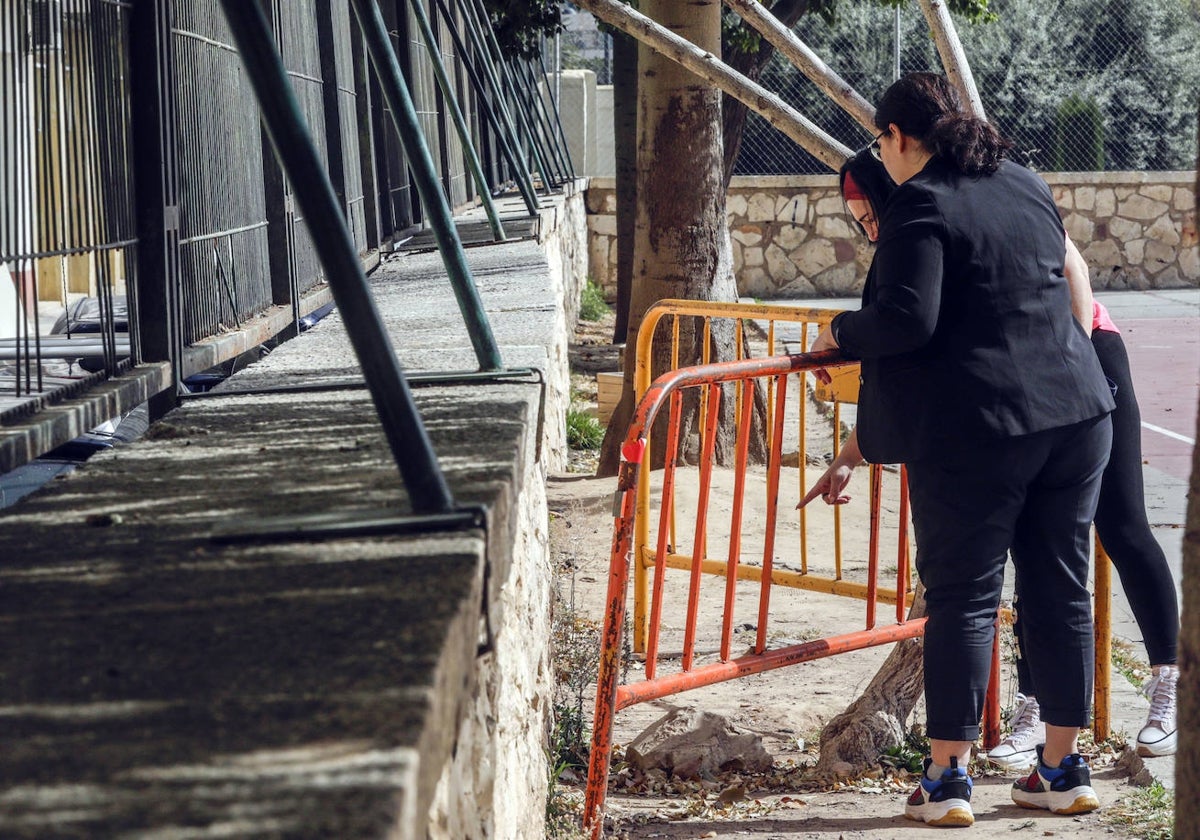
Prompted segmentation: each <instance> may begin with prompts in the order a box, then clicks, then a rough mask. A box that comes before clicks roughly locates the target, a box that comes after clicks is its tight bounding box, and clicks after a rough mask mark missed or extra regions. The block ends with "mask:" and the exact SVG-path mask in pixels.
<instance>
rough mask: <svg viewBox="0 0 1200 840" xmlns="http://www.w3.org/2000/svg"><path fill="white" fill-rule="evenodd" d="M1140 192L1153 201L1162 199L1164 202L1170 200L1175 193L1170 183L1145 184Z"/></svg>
mask: <svg viewBox="0 0 1200 840" xmlns="http://www.w3.org/2000/svg"><path fill="white" fill-rule="evenodd" d="M1138 192H1139V193H1141V194H1142V195H1144V196H1146V198H1149V199H1151V200H1152V201H1161V202H1163V203H1164V204H1165V203H1166V202H1168V201H1170V200H1171V199H1172V197H1173V196H1174V193H1175V191H1174V190H1173V189H1172V188H1171V186H1170V184H1145V185H1143V186H1142V188H1141V189H1139V190H1138Z"/></svg>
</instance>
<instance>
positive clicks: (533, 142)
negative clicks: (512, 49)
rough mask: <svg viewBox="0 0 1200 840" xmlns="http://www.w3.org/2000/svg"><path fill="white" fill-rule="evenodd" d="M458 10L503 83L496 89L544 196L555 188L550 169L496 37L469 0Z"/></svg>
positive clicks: (493, 70) (465, 0)
mask: <svg viewBox="0 0 1200 840" xmlns="http://www.w3.org/2000/svg"><path fill="white" fill-rule="evenodd" d="M462 9H463V12H464V13H465V14H467V15H468V16H469V17H470V18H471V21H469V22H468V26H467V30H468V31H469V32H471V33H472V34H473V36H474V35H477V36H478V37H480V38H482V40H483V42H484V44H486V46H485V47H484V49H483V54H484V55H486V56H488V65H489V67H491V70H492V72H493V73H494V74H496V73H498V76H497V78H502V79H503V80H504V84H503V86H501V85H500V83H499V82H497V83H496V86H497V89H498V90H502V91H504V95H506V96H507V97H508V98H509V99H510V100H511V102H512V105H513V111H514V112H515V113H516V115H517V122H518V123H519V128H520V129H521V131H522V132H523V134H524V136H525V140H526V142H527V143H528V145H529V150H530V152H531V153H532V154H533V157H534V160H535V161H536V162H537V168H538V172H539V173H540V174H541V176H542V186H543V187H544V188H545V190H546V192H547V193H550V192H551V191H552V188H553V187H557V186H558V184H556V183H555V184H553V185H552V182H553V180H554V173H553V172H551V171H550V166H549V164H548V162H547V160H546V156H545V153H544V151H543V149H542V148H541V145H540V144H539V143H538V142H537V138H536V137H535V135H534V132H533V126H532V123H531V121H530V119H529V115H528V112H527V109H526V108H525V106H524V103H523V102H522V101H521V97H520V95H519V94H518V93H517V90H516V85H515V84H514V83H513V79H512V74H511V73H509V72H508V67H507V65H506V64H505V62H504V58H503V53H502V52H501V50H500V42H499V41H497V40H496V33H495V32H493V31H492V27H491V26H490V25H489V23H488V21H487V12H486V11H485V10H484V9H482V8H481V7H480V6H479V5H478V4H477V3H475V2H472V0H463V3H462ZM497 67H499V68H500V70H499V71H497V70H496V68H497Z"/></svg>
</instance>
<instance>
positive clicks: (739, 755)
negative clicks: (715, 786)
mask: <svg viewBox="0 0 1200 840" xmlns="http://www.w3.org/2000/svg"><path fill="white" fill-rule="evenodd" d="M625 757H626V758H627V759H628V760H629V762H630V763H631V764H632V765H634V766H635V767H637V768H639V769H641V770H649V769H650V768H652V767H657V768H659V769H661V770H665V771H667V772H668V773H670V774H672V775H674V776H678V777H679V778H681V779H694V778H698V777H701V776H712V775H715V774H717V773H719V772H721V771H723V770H743V771H752V772H765V771H767V770H770V769H771V766H772V764H773V762H774V760H773V759H772V758H771V754H770V753H768V752H767V751H766V749H765V748H764V747H763V745H762V737H761V736H760V735H758V734H756V733H754V732H748V731H746V730H743V729H739V728H738V727H736V726H734V725H733V723H731V722H730V721H729V720H728V719H726V718H724V717H722V716H720V715H715V714H712V713H711V712H701V711H699V710H696V709H673V710H672V711H670V712H669V713H667V714H666V715H665V716H664V717H661V718H659V719H658V720H657V721H655V722H654V723H652V724H651V725H650V726H649V727H647V728H646V729H645V730H644V731H642V732H641V733H640V734H639V735H638V736H637V737H636V738H634V739H633V740H632V741H631V742H630V743H629V746H628V747H627V748H626V750H625Z"/></svg>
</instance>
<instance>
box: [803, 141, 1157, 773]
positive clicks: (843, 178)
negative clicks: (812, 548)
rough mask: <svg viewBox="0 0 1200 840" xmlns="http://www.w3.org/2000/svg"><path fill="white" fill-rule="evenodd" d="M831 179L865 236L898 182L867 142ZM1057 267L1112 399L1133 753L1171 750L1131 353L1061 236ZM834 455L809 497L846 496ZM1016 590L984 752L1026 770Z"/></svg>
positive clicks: (1036, 726) (1031, 723) (1112, 537)
mask: <svg viewBox="0 0 1200 840" xmlns="http://www.w3.org/2000/svg"><path fill="white" fill-rule="evenodd" d="M838 182H839V185H840V188H841V192H842V198H843V199H844V200H845V202H846V207H847V210H848V211H849V213H850V215H851V217H852V218H853V219H854V220H855V222H856V223H857V224H858V227H859V230H860V231H861V232H862V233H863V235H864V236H866V237H867V238H868V239H869V240H870V241H871V242H874V241H876V239H878V236H879V228H878V219H879V218H880V217H881V216H882V214H883V211H884V208H885V207H886V205H887V202H888V199H889V198H891V194H892V191H893V190H894V189H895V188H896V187H895V184H893V183H892V180H891V178H889V177H888V175H887V172H886V171H885V170H884V168H883V164H882V163H880V162H879V161H878V160H877V159H876V158H875V157H874V156H873V155H871V154H870V153H869V150H866V149H864V150H863V151H861V152H859V153H857V154H855V155H854V156H852V157H851V158H849V159H848V160H847V161H846V163H844V164H843V165H842V168H841V171H840V173H839V177H838ZM1066 249H1067V251H1066V261H1065V264H1064V267H1063V268H1064V274H1065V275H1066V277H1067V282H1068V283H1069V284H1070V287H1071V305H1072V309H1073V310H1074V312H1075V317H1076V319H1077V320H1078V321H1079V322H1080V324H1081V325H1082V326H1083V327H1084V329H1085V331H1087V332H1089V333H1090V334H1091V338H1092V347H1093V349H1095V351H1096V356H1097V358H1098V359H1099V360H1100V367H1101V369H1102V370H1103V371H1104V375H1105V376H1107V377H1108V380H1109V381H1110V382H1111V383H1112V384H1113V385H1115V386H1116V391H1115V392H1114V394H1113V396H1114V398H1115V400H1116V403H1117V407H1116V409H1115V410H1114V411H1113V413H1112V415H1111V419H1112V428H1113V443H1112V450H1111V452H1110V455H1109V459H1108V466H1107V467H1105V468H1104V477H1103V479H1102V480H1101V483H1100V501H1099V504H1098V506H1097V507H1096V517H1095V525H1096V531H1097V533H1098V534H1099V535H1100V539H1101V542H1102V543H1103V545H1104V548H1105V550H1106V552H1107V553H1108V555H1109V557H1110V558H1112V562H1113V565H1114V566H1116V568H1117V572H1118V574H1119V575H1120V577H1121V587H1122V589H1123V590H1124V591H1125V595H1126V597H1127V598H1128V599H1129V603H1130V606H1131V607H1132V609H1133V615H1134V618H1135V619H1136V620H1137V624H1138V629H1139V630H1141V632H1142V639H1143V642H1144V644H1145V646H1146V656H1147V657H1148V659H1149V661H1150V666H1151V669H1152V672H1151V679H1150V681H1149V683H1148V684H1147V685H1146V687H1145V693H1146V696H1147V697H1148V698H1149V700H1150V711H1149V713H1148V714H1147V716H1146V723H1145V725H1144V726H1143V727H1142V728H1141V730H1140V731H1139V732H1138V735H1137V752H1138V754H1139V755H1143V756H1161V755H1172V754H1174V752H1175V749H1176V740H1177V739H1176V728H1177V724H1176V711H1177V709H1176V686H1177V682H1178V679H1179V667H1178V665H1177V664H1176V663H1177V661H1178V660H1177V656H1178V650H1177V649H1178V641H1179V601H1178V597H1177V595H1176V592H1175V581H1174V578H1173V576H1172V575H1171V570H1170V567H1169V566H1168V565H1167V558H1166V556H1165V555H1164V554H1163V550H1162V547H1161V546H1160V545H1159V544H1158V541H1157V540H1155V539H1154V534H1153V532H1152V531H1151V529H1150V522H1149V520H1148V519H1147V518H1146V496H1145V490H1144V484H1143V478H1142V441H1141V433H1142V423H1141V412H1140V410H1139V409H1138V402H1137V396H1136V395H1135V393H1134V389H1133V378H1132V376H1131V375H1130V371H1129V355H1128V353H1127V352H1126V350H1125V343H1124V341H1123V340H1122V339H1121V333H1120V330H1118V329H1117V326H1116V324H1114V323H1113V320H1112V318H1111V317H1109V314H1108V310H1107V309H1105V307H1104V306H1103V304H1101V303H1100V302H1099V301H1094V300H1093V299H1092V291H1091V284H1090V282H1089V271H1088V266H1087V263H1086V262H1085V261H1084V259H1083V257H1082V256H1081V255H1080V253H1079V251H1078V250H1077V249H1076V248H1075V245H1074V243H1072V242H1071V239H1070V237H1067V238H1066ZM839 454H840V455H844V457H840V458H839V462H838V464H837V465H836V466H835V467H833V468H831V469H832V471H831V472H830V473H827V474H826V476H825V477H823V478H822V480H821V481H823V482H825V484H822V483H821V481H819V482H818V483H817V484H816V485H814V487H813V492H812V493H811V494H810V498H809V499H808V500H806V501H810V500H811V499H812V498H815V497H816V496H817V495H826V494H828V493H829V491H830V489H831V485H830V484H829V482H831V481H834V480H841V482H842V483H841V484H840V485H839V487H838V490H837V493H836V495H837V496H838V497H840V499H843V500H844V499H846V498H848V497H846V496H845V495H844V494H842V493H841V488H842V487H844V486H845V482H846V481H848V480H849V476H850V472H851V471H852V470H853V469H854V466H855V465H856V464H857V463H858V462H859V461H860V460H861V459H860V456H859V455H858V452H857V436H855V439H854V447H853V448H852V449H851V450H850V451H849V452H848V453H846V452H845V450H843V451H842V453H839ZM1019 602H1020V598H1019V593H1018V599H1017V601H1016V602H1014V613H1015V615H1016V619H1017V620H1016V623H1015V626H1014V627H1013V634H1014V637H1015V638H1016V642H1017V661H1016V671H1017V680H1016V682H1017V696H1016V703H1015V707H1014V710H1013V714H1012V717H1011V718H1010V725H1011V731H1010V732H1009V734H1008V735H1007V736H1006V737H1005V738H1004V740H1003V741H1001V742H1000V743H999V744H997V745H996V746H995V747H993V748H992V749H991V750H989V751H988V756H987V758H988V761H989V762H990V763H991V764H994V765H996V766H997V767H1000V768H1001V769H1003V770H1024V771H1029V770H1032V769H1033V767H1034V765H1035V764H1036V763H1037V758H1038V756H1037V747H1038V745H1039V744H1041V743H1043V742H1045V740H1046V726H1045V724H1044V723H1043V722H1042V717H1041V708H1040V705H1039V703H1038V699H1037V691H1036V689H1035V688H1034V684H1033V677H1032V675H1031V674H1030V673H1029V663H1028V662H1027V661H1026V659H1025V657H1024V655H1023V653H1022V651H1023V650H1024V649H1025V646H1026V645H1027V644H1029V643H1030V640H1029V639H1027V638H1026V636H1025V633H1024V630H1025V628H1024V627H1023V626H1022V623H1021V620H1020V610H1019V606H1020V603H1019Z"/></svg>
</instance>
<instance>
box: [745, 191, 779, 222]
mask: <svg viewBox="0 0 1200 840" xmlns="http://www.w3.org/2000/svg"><path fill="white" fill-rule="evenodd" d="M746 218H747V219H748V220H749V221H751V222H770V221H774V220H775V198H774V197H773V196H772V195H771V194H770V193H761V192H758V193H755V194H754V195H752V196H750V200H749V201H748V202H747V206H746Z"/></svg>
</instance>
